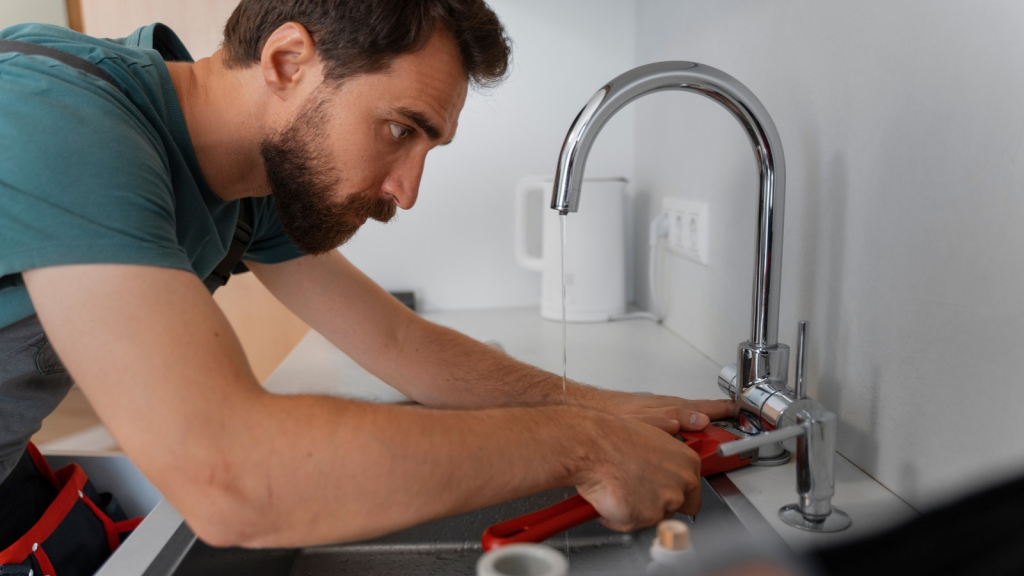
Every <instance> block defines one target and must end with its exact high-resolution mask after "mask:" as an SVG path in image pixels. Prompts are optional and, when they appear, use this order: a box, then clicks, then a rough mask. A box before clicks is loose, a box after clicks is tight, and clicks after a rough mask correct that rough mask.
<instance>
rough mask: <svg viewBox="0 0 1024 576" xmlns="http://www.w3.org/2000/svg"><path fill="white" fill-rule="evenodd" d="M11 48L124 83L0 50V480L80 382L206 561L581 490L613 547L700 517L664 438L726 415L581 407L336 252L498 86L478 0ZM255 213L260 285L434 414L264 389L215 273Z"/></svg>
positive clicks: (598, 402)
mask: <svg viewBox="0 0 1024 576" xmlns="http://www.w3.org/2000/svg"><path fill="white" fill-rule="evenodd" d="M0 37H2V38H7V39H11V40H20V41H25V42H31V43H36V44H40V45H46V46H50V47H52V48H56V49H59V50H62V51H64V52H67V53H70V54H73V55H75V56H77V57H80V58H83V59H85V60H87V61H88V62H91V63H92V64H95V65H96V66H98V67H100V68H101V69H102V70H103V71H104V72H105V73H106V74H108V75H109V76H110V77H111V79H112V80H113V82H109V81H107V80H104V79H103V78H101V77H98V76H97V75H96V74H90V73H87V72H83V71H82V70H80V69H75V68H74V67H72V66H69V65H66V64H61V63H59V62H57V61H55V60H54V59H52V58H47V57H45V56H38V55H36V56H31V55H22V54H15V53H7V54H0V158H3V160H2V162H3V163H2V165H0V326H5V327H6V328H3V329H2V330H0V375H2V374H4V370H6V371H7V373H8V374H14V373H17V374H16V375H15V376H12V377H8V378H7V381H6V382H4V381H0V474H2V475H0V479H2V478H3V477H4V475H6V474H8V473H9V471H10V470H11V469H12V468H15V465H16V463H19V462H25V461H27V456H23V452H24V445H25V442H26V440H27V438H28V437H29V436H30V435H31V433H32V432H34V431H35V430H36V429H37V428H38V424H39V421H40V420H41V419H42V417H43V416H45V414H46V413H47V412H49V411H50V410H52V408H53V406H54V405H55V404H56V403H57V402H59V400H60V398H62V397H63V395H64V393H66V390H67V387H68V386H70V382H71V381H70V379H69V378H68V377H67V375H66V374H64V373H63V372H62V369H63V367H66V369H67V371H68V372H69V373H70V374H71V375H73V377H74V380H75V382H77V383H78V385H79V386H80V387H81V388H82V390H83V391H84V392H85V394H86V395H87V396H88V398H89V400H90V402H91V403H92V405H93V406H94V407H95V409H96V411H97V413H98V414H99V416H100V417H101V418H102V420H103V422H104V423H105V424H106V425H107V426H108V427H109V429H110V431H111V433H112V434H113V435H114V437H115V438H116V439H117V441H118V443H119V444H120V446H121V447H122V448H123V449H124V451H125V452H126V453H127V454H128V455H129V456H130V457H131V458H132V461H133V462H134V463H135V464H136V465H137V466H138V467H139V469H140V470H142V472H143V473H145V474H146V476H147V477H148V478H149V479H150V480H151V481H152V482H153V483H154V484H155V485H156V486H157V488H159V489H160V491H161V492H162V493H163V494H164V496H165V497H166V498H167V499H168V500H169V501H170V502H171V503H173V504H174V505H175V507H176V508H177V509H178V510H179V511H180V512H181V513H182V515H183V516H184V517H185V519H186V520H187V521H188V523H189V525H190V526H191V527H192V528H193V529H194V530H195V532H196V533H197V534H198V535H199V537H200V538H202V539H203V540H205V541H207V542H209V543H211V544H213V545H240V546H250V547H263V546H301V545H312V544H320V543H327V542H339V541H345V540H356V539H364V538H370V537H373V536H377V535H380V534H384V533H387V532H391V531H394V530H397V529H400V528H403V527H407V526H410V525H413V524H417V523H421V522H424V521H426V520H430V519H433V518H438V517H442V516H446V515H450V514H454V513H458V512H462V511H466V510H471V509H475V508H479V507H483V506H486V505H489V504H493V503H496V502H499V501H503V500H507V499H510V498H514V497H517V496H521V495H525V494H528V493H532V492H537V491H540V490H544V489H547V488H552V487H555V486H563V485H573V486H576V487H577V488H578V490H579V492H580V493H581V494H582V495H583V497H584V498H586V499H587V500H589V501H590V502H591V503H593V504H594V506H595V507H596V508H597V510H598V511H599V512H600V513H601V516H602V522H603V523H604V524H605V525H606V526H608V527H610V528H612V529H615V530H622V531H628V530H634V529H637V528H640V527H643V526H648V525H651V524H653V523H655V522H657V521H658V520H661V519H662V518H664V517H665V516H667V515H671V514H673V513H675V512H676V511H683V512H685V513H694V512H695V511H696V510H697V508H698V506H699V498H698V493H699V478H698V476H699V462H698V461H697V458H696V456H695V455H694V453H693V452H692V451H690V450H689V449H688V448H686V447H685V446H684V445H683V444H682V443H681V442H679V441H678V440H677V439H675V438H673V437H672V436H671V435H670V434H667V433H666V432H668V433H675V432H678V431H679V430H681V429H682V430H697V429H702V428H704V427H705V426H706V425H707V424H708V422H709V417H710V418H711V419H716V418H722V417H726V416H728V415H730V412H731V408H730V404H729V403H728V402H727V401H687V400H683V399H679V398H672V397H664V396H647V395H633V394H627V393H619V392H611V391H604V390H599V389H596V388H591V387H588V386H585V385H582V384H576V383H572V384H571V385H570V387H569V390H568V405H564V406H563V405H562V382H561V378H559V377H557V376H555V375H553V374H550V373H547V372H543V371H541V370H539V369H536V368H534V367H531V366H528V365H525V364H522V363H520V362H517V361H515V360H514V359H512V358H509V357H507V356H505V355H503V354H501V353H499V352H496V351H494V350H492V349H490V348H489V347H487V346H485V345H483V344H480V343H478V342H476V341H473V340H472V339H470V338H467V337H465V336H463V335H460V334H458V333H455V332H453V331H451V330H448V329H446V328H443V327H440V326H437V325H434V324H432V323H430V322H427V321H425V320H423V319H421V318H419V317H418V316H416V315H415V314H413V313H412V312H410V311H409V310H408V309H406V308H405V307H404V306H402V305H401V304H399V303H398V302H397V301H396V300H394V299H393V298H391V297H390V296H389V295H388V294H387V293H386V292H384V291H383V290H382V289H380V288H379V287H378V286H376V285H375V284H374V283H373V282H372V281H371V280H370V279H369V278H367V277H366V276H364V275H363V274H361V273H360V272H359V271H358V270H357V269H356V268H354V267H353V266H352V265H351V264H350V263H349V262H348V261H347V260H346V259H345V258H344V257H343V256H342V255H341V254H340V253H339V252H338V251H336V250H335V248H336V247H337V246H338V245H340V244H342V243H344V242H345V241H346V240H348V239H349V238H350V237H351V236H352V235H353V234H354V233H355V231H356V230H357V229H358V228H359V226H361V225H362V224H363V223H364V222H365V221H366V219H367V218H372V219H376V220H380V221H387V220H388V219H390V218H391V217H392V216H393V215H394V213H395V210H396V209H397V208H401V209H406V210H407V209H410V208H412V206H413V204H415V202H416V197H417V193H418V186H419V181H420V176H421V173H422V170H423V163H424V161H425V158H426V155H427V153H428V152H429V151H430V150H431V149H433V148H434V147H435V146H441V145H446V144H448V143H450V142H452V140H453V138H455V133H456V128H457V125H458V118H459V113H460V112H461V110H462V107H463V104H464V102H465V98H466V93H467V90H468V86H469V83H470V82H471V81H472V82H475V83H480V84H491V83H495V82H497V81H499V80H500V79H501V78H502V77H503V76H504V74H505V71H506V68H507V63H508V57H509V48H508V44H507V41H506V38H505V35H504V30H503V29H502V27H501V24H500V22H499V21H498V19H497V17H496V16H495V15H494V13H493V12H491V10H490V9H489V8H488V7H487V6H486V5H485V4H484V3H483V1H482V0H404V1H403V0H365V1H357V0H334V1H324V0H278V1H272V0H242V2H241V4H240V5H239V6H238V8H237V9H236V10H235V12H234V14H233V15H232V16H231V19H230V20H229V21H228V24H227V27H226V29H225V41H224V46H223V48H222V49H221V50H218V51H217V52H216V53H215V54H214V55H213V56H212V57H210V58H206V59H202V60H200V61H198V62H195V63H191V62H190V58H189V56H188V54H187V52H186V51H185V49H184V47H183V46H181V44H180V42H178V41H177V39H176V38H175V37H174V36H173V33H170V31H169V30H167V29H166V28H164V27H161V26H159V25H154V26H150V27H147V28H143V29H141V30H139V31H137V32H136V33H135V34H133V35H132V36H131V37H129V38H126V39H124V40H121V41H116V42H111V41H104V40H97V39H92V38H89V37H85V36H81V35H78V34H74V33H72V32H69V31H65V30H60V29H55V28H48V27H42V26H19V27H13V28H9V29H7V30H5V31H3V32H2V33H0ZM147 47H152V48H154V49H156V50H149V49H145V48H147ZM165 60H166V61H167V62H166V63H165ZM172 60H179V61H177V62H175V61H172ZM241 206H244V207H245V208H246V210H247V211H248V212H249V213H250V214H251V216H252V221H253V226H252V227H253V229H254V231H253V234H252V235H253V239H252V241H251V243H249V247H248V248H247V250H246V252H245V262H246V265H247V266H248V268H250V269H251V270H252V272H253V273H254V274H255V275H256V276H257V277H258V278H259V280H260V281H261V282H262V283H263V284H264V285H266V286H267V287H268V288H269V290H270V291H271V292H272V293H273V294H274V295H275V296H276V297H277V298H279V299H280V300H281V301H282V302H284V303H285V304H286V305H287V306H288V307H289V308H291V309H292V310H293V311H295V312H296V313H297V314H298V315H299V316H300V317H302V318H303V319H304V320H305V321H306V322H308V323H309V324H310V325H311V326H312V327H313V328H314V329H316V330H317V331H319V332H320V333H321V334H323V335H324V336H325V337H327V338H328V339H329V340H331V342H332V343H334V344H335V345H337V346H338V347H339V348H340V349H342V350H343V351H345V353H347V354H348V355H349V356H351V357H352V358H354V359H355V360H356V361H357V362H359V363H360V364H361V365H363V366H364V367H366V368H367V369H368V370H369V371H370V372H372V373H374V374H375V375H377V376H379V377H380V378H381V379H382V380H384V381H385V382H387V383H388V384H390V385H392V386H394V387H395V388H397V389H398V390H400V391H402V392H403V393H405V394H406V395H408V396H409V397H411V398H413V399H415V400H416V401H417V402H419V403H420V404H422V405H423V406H424V407H408V406H394V405H375V404H369V403H363V402H356V401H351V400H346V399H340V398H327V397H319V396H275V395H271V394H268V393H266V392H264V391H263V390H262V388H261V387H260V386H259V384H258V382H257V381H256V380H255V378H254V377H253V375H252V373H251V372H250V370H249V367H248V364H247V362H246V359H245V356H244V354H243V352H242V350H241V348H240V346H239V344H238V341H237V340H236V338H235V335H234V333H233V332H232V329H231V327H230V326H229V325H228V323H227V321H226V320H225V318H224V316H223V315H222V314H221V313H220V311H219V310H218V308H217V306H216V304H215V303H214V302H213V300H212V299H211V298H210V294H209V292H208V291H207V288H206V287H204V283H203V279H204V278H206V277H207V276H208V275H209V274H210V272H211V270H213V269H214V267H215V266H216V265H217V264H218V262H220V261H221V259H223V258H224V256H225V254H226V253H227V252H228V248H229V245H230V240H231V236H232V231H233V230H234V229H235V221H236V218H237V217H238V214H239V212H240V207H241ZM43 330H45V332H44V331H43ZM51 345H52V348H51ZM55 352H56V353H59V359H58V358H57V356H56V355H55ZM8 359H10V360H8ZM5 362H8V364H7V365H5V364H4V363H5ZM15 362H22V364H24V365H25V366H29V367H30V368H26V369H25V370H21V371H20V369H18V368H16V367H15V364H14V363H15ZM8 365H9V366H10V367H9V368H5V366H8ZM5 386H6V388H5ZM15 397H17V398H15ZM19 399H20V400H21V403H20V404H19ZM19 459H20V460H19ZM5 491H7V492H6V493H8V494H9V493H10V488H9V486H7V482H5V483H4V484H3V485H0V509H2V500H3V498H4V495H5ZM12 537H16V535H13V536H12V535H8V536H7V538H8V540H6V541H0V550H2V549H3V547H4V545H5V544H6V543H9V542H10V541H12V540H11V539H10V538H12Z"/></svg>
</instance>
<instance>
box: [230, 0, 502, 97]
mask: <svg viewBox="0 0 1024 576" xmlns="http://www.w3.org/2000/svg"><path fill="white" fill-rule="evenodd" d="M287 22H297V23H299V24H302V25H303V26H305V27H306V30H308V31H309V34H310V36H312V38H313V41H314V42H316V49H317V53H318V54H319V55H320V58H321V59H322V60H323V61H324V65H325V72H324V74H325V80H328V81H342V80H344V79H346V78H350V77H353V76H357V75H361V74H370V73H374V72H382V71H384V70H387V68H388V66H389V65H390V63H391V61H392V60H394V59H395V58H396V57H397V56H400V55H402V54H407V53H409V52H415V51H416V50H418V49H420V48H422V47H423V46H424V45H425V44H426V43H427V41H428V40H429V39H430V36H431V34H432V33H433V32H434V30H435V28H436V27H437V26H438V25H440V26H443V27H444V28H446V29H447V30H448V31H449V32H450V33H451V35H452V37H453V38H454V39H455V42H456V44H457V45H458V48H459V53H460V54H461V55H462V64H463V66H464V68H465V70H466V74H467V76H468V77H469V79H471V80H472V81H473V82H474V83H476V84H477V85H479V86H493V85H496V84H498V83H499V82H501V80H502V79H504V77H505V74H506V73H507V72H508V68H509V59H510V58H511V53H512V51H511V48H510V41H509V38H508V36H507V34H506V32H505V28H504V26H502V24H501V21H500V20H499V19H498V16H497V15H496V14H495V13H494V11H493V10H491V8H490V7H489V6H487V4H486V3H485V2H484V1H483V0H242V1H241V2H240V3H239V4H238V7H237V8H235V11H234V12H233V13H232V14H231V18H229V19H228V22H227V25H226V26H225V27H224V50H225V56H226V58H225V63H226V65H227V66H228V67H229V68H246V67H248V66H251V65H253V64H256V63H258V62H259V61H260V55H261V54H262V52H263V46H264V44H266V42H267V39H268V38H270V35H271V34H272V33H273V32H274V30H277V29H278V28H279V27H281V26H282V25H284V24H285V23H287Z"/></svg>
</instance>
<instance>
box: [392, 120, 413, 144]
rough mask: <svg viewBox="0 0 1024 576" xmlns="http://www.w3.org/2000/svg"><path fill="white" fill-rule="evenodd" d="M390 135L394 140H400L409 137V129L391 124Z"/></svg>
mask: <svg viewBox="0 0 1024 576" xmlns="http://www.w3.org/2000/svg"><path fill="white" fill-rule="evenodd" d="M390 126H391V135H392V136H394V137H395V140H401V139H402V138H405V137H406V136H408V135H409V129H408V128H406V127H405V126H399V125H398V124H391V125H390Z"/></svg>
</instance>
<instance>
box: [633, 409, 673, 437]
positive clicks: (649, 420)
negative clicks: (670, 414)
mask: <svg viewBox="0 0 1024 576" xmlns="http://www.w3.org/2000/svg"><path fill="white" fill-rule="evenodd" d="M626 417H627V418H632V419H633V420H637V421H638V422H643V423H644V424H648V425H650V426H654V427H655V428H658V429H661V430H664V431H665V432H668V433H669V434H678V433H679V431H680V430H683V429H684V428H682V427H681V426H680V424H679V421H678V420H675V419H672V418H665V417H662V416H658V415H656V414H650V413H648V414H630V415H629V416H626Z"/></svg>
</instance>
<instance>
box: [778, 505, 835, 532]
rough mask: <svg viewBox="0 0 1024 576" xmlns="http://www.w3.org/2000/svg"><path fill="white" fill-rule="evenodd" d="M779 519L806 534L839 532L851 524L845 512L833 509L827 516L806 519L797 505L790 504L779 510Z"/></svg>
mask: <svg viewBox="0 0 1024 576" xmlns="http://www.w3.org/2000/svg"><path fill="white" fill-rule="evenodd" d="M779 518H780V519H781V520H782V521H783V522H785V523H786V524H788V525H790V526H792V527H794V528H799V529H801V530H806V531H808V532H840V531H842V530H846V529H847V528H849V527H850V524H853V520H850V517H849V516H847V515H846V512H843V511H842V510H840V509H838V508H833V509H832V512H831V513H830V514H829V515H828V516H824V517H821V518H813V517H811V518H808V517H807V516H804V513H803V511H801V510H800V505H799V504H790V505H788V506H783V507H782V508H781V509H779Z"/></svg>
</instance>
